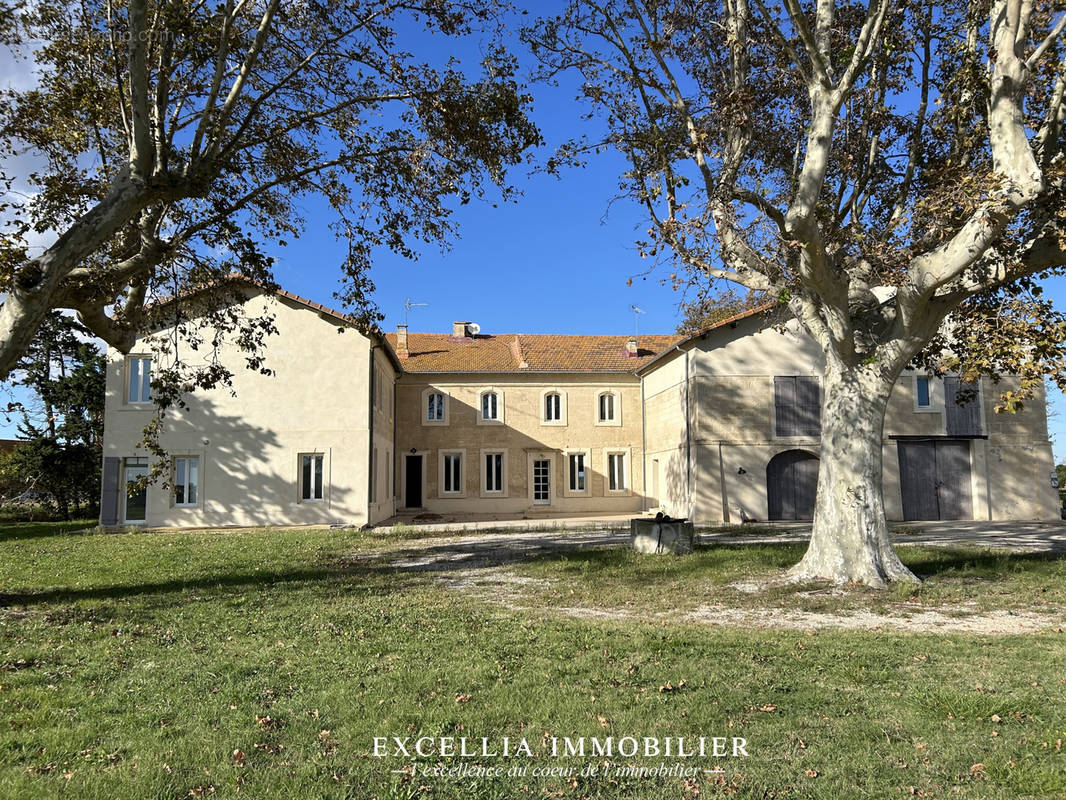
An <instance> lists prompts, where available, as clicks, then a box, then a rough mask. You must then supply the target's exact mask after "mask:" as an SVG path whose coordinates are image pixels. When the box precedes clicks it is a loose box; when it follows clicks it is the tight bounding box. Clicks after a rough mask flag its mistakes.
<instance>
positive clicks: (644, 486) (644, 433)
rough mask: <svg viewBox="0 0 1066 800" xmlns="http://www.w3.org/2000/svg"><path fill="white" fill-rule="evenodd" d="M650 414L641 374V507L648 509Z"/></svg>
mask: <svg viewBox="0 0 1066 800" xmlns="http://www.w3.org/2000/svg"><path fill="white" fill-rule="evenodd" d="M647 423H648V414H647V409H646V408H645V406H644V376H643V375H641V376H640V483H641V489H640V491H641V494H642V495H643V496H644V499H643V500H642V501H641V504H640V505H641V509H642V510H644V511H647V510H648V430H647Z"/></svg>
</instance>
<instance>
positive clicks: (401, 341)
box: [396, 325, 411, 358]
mask: <svg viewBox="0 0 1066 800" xmlns="http://www.w3.org/2000/svg"><path fill="white" fill-rule="evenodd" d="M410 355H411V351H410V350H408V349H407V326H406V325H397V326H396V356H397V358H407V357H409V356H410Z"/></svg>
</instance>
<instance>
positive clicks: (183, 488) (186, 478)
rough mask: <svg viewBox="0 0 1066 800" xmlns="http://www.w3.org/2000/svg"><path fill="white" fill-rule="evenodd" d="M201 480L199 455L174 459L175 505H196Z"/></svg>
mask: <svg viewBox="0 0 1066 800" xmlns="http://www.w3.org/2000/svg"><path fill="white" fill-rule="evenodd" d="M199 482H200V459H199V457H198V456H180V457H179V458H175V459H174V505H176V506H195V505H196V500H197V494H198V489H199V486H198V484H199Z"/></svg>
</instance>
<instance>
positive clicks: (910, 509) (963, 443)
mask: <svg viewBox="0 0 1066 800" xmlns="http://www.w3.org/2000/svg"><path fill="white" fill-rule="evenodd" d="M899 475H900V488H901V489H902V492H903V518H904V519H906V520H918V519H973V502H972V499H971V497H970V442H969V441H968V440H966V439H945V440H942V441H940V440H936V441H934V440H925V441H915V442H900V443H899Z"/></svg>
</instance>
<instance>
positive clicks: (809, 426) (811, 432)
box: [795, 376, 822, 436]
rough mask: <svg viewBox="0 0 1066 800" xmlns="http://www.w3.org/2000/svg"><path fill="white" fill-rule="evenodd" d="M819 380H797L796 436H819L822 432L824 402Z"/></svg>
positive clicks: (808, 378) (805, 378)
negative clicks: (819, 388)
mask: <svg viewBox="0 0 1066 800" xmlns="http://www.w3.org/2000/svg"><path fill="white" fill-rule="evenodd" d="M821 399H822V398H821V392H820V391H819V390H818V379H817V378H814V377H810V376H805V377H801V378H796V434H795V435H796V436H819V435H820V434H821V432H822V402H821Z"/></svg>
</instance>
